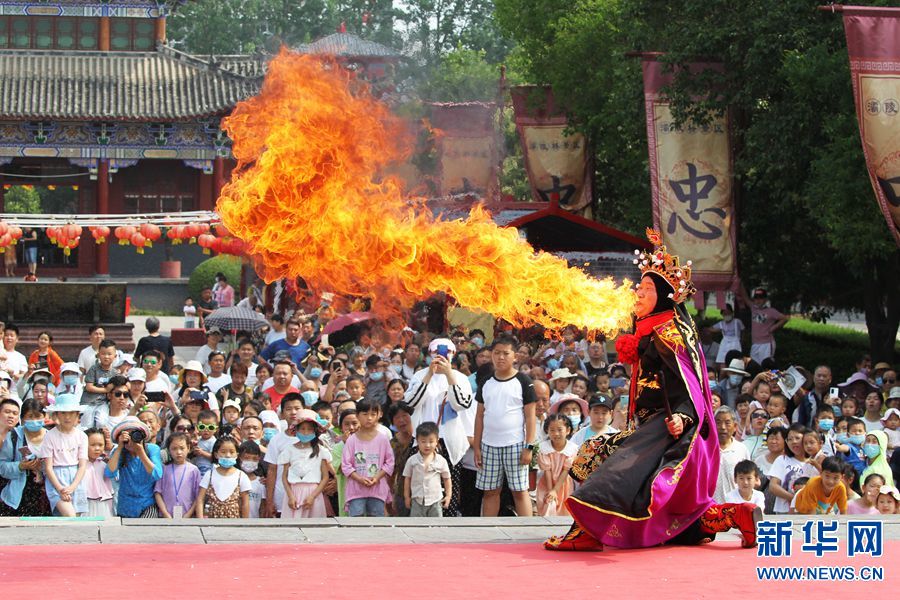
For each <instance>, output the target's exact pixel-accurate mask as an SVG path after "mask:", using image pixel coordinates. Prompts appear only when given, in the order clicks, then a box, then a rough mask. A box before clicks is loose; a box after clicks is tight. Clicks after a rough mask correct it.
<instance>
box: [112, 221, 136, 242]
mask: <svg viewBox="0 0 900 600" xmlns="http://www.w3.org/2000/svg"><path fill="white" fill-rule="evenodd" d="M136 232H137V230H136V229H135V227H134V226H133V225H121V226H119V227H116V237H117V238H118V239H119V245H120V246H127V245H128V243H129V241H130V240H131V238H132V236H133V235H134V234H135V233H136Z"/></svg>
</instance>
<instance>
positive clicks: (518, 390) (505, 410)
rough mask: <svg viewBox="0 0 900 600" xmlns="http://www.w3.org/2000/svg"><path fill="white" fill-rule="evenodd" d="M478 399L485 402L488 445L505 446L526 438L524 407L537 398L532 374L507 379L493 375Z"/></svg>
mask: <svg viewBox="0 0 900 600" xmlns="http://www.w3.org/2000/svg"><path fill="white" fill-rule="evenodd" d="M475 400H476V401H477V402H480V403H482V404H483V405H484V427H483V428H482V434H481V442H482V443H483V444H484V445H486V446H493V447H495V448H503V447H505V446H513V445H515V444H520V443H523V442H524V441H525V411H524V407H525V405H526V404H531V403H533V402H535V401H536V397H535V395H534V383H533V382H532V381H531V378H530V377H528V375H525V374H524V373H519V372H517V373H516V374H515V375H513V376H512V377H510V378H509V379H504V380H500V379H497V378H496V376H491V378H490V379H488V380H487V381H485V382H484V385H482V386H481V387H480V388H478V392H476V394H475Z"/></svg>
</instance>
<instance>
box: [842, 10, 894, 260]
mask: <svg viewBox="0 0 900 600" xmlns="http://www.w3.org/2000/svg"><path fill="white" fill-rule="evenodd" d="M843 14H844V32H845V33H846V34H847V50H848V53H849V55H850V77H851V79H852V81H853V100H854V102H855V103H856V117H857V119H858V120H859V134H860V137H861V138H862V147H863V154H864V155H865V157H866V168H867V169H868V171H869V179H870V180H871V182H872V188H873V189H874V190H875V198H876V199H877V200H878V205H879V206H880V207H881V212H882V213H884V218H885V219H886V220H887V224H888V228H890V230H891V233H892V234H893V236H894V240H895V241H896V242H897V244H900V9H898V8H869V7H861V6H844V7H843Z"/></svg>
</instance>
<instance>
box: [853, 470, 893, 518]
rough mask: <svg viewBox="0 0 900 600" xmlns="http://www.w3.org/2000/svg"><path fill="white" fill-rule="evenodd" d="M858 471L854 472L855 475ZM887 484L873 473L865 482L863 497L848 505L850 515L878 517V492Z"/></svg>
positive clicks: (882, 478)
mask: <svg viewBox="0 0 900 600" xmlns="http://www.w3.org/2000/svg"><path fill="white" fill-rule="evenodd" d="M855 472H856V471H855V470H854V473H855ZM884 484H885V481H884V477H882V476H881V475H879V474H878V473H872V474H871V475H869V476H868V477H866V478H865V479H864V480H863V487H862V495H861V496H860V497H859V498H857V499H856V500H852V501H850V502H848V503H847V514H848V515H877V514H878V507H877V506H876V503H877V500H878V492H879V490H881V486H883V485H884Z"/></svg>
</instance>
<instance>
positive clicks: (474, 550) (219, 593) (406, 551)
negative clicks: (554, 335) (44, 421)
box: [0, 541, 900, 600]
mask: <svg viewBox="0 0 900 600" xmlns="http://www.w3.org/2000/svg"><path fill="white" fill-rule="evenodd" d="M898 552H900V541H890V542H886V543H885V549H884V555H883V556H882V557H880V558H871V557H864V558H862V559H860V558H859V557H857V558H853V559H848V558H847V557H846V552H844V551H842V552H840V553H838V554H837V555H831V556H826V557H823V558H821V559H817V558H816V557H815V556H814V555H809V554H803V553H800V552H799V546H797V547H795V548H794V554H795V556H792V557H791V558H789V559H763V558H757V557H756V552H755V550H741V549H740V548H737V547H736V546H735V544H734V543H732V542H729V543H725V542H719V543H715V544H709V545H707V546H702V547H690V548H686V547H660V548H648V549H643V550H627V551H623V550H607V551H605V552H602V553H582V554H567V553H551V552H546V551H544V550H543V549H542V548H541V547H540V546H538V545H536V544H431V545H406V544H398V545H383V546H375V545H322V544H316V545H311V544H304V545H296V546H295V545H237V544H236V545H208V546H201V545H196V546H194V545H172V546H163V545H90V546H87V545H72V546H52V547H51V546H23V547H7V548H3V549H2V550H0V582H2V585H3V589H4V590H6V591H7V593H12V595H7V596H6V597H9V598H13V597H15V598H27V597H42V596H43V595H44V594H48V593H49V594H51V595H52V596H65V597H67V598H77V599H82V598H90V600H99V599H101V598H118V599H121V598H137V597H143V598H154V597H156V598H166V597H169V598H172V597H176V594H177V595H178V596H182V595H183V597H186V598H291V597H293V598H296V597H301V596H306V597H309V598H314V599H317V600H325V599H329V600H335V599H341V598H359V599H363V598H398V597H425V598H434V599H444V598H466V599H470V598H493V599H494V600H506V599H508V598H513V597H519V598H529V599H530V598H540V599H547V600H551V599H553V598H561V597H567V598H589V597H592V596H594V595H595V594H601V595H604V596H606V595H612V596H614V597H616V596H618V597H623V598H633V597H646V598H654V597H659V595H660V594H664V595H665V597H666V598H667V600H668V599H670V598H722V597H736V596H741V597H745V598H750V597H752V596H753V595H755V594H758V593H760V592H765V593H770V592H771V593H773V594H774V593H778V592H779V591H781V592H790V591H795V590H796V591H799V590H809V591H812V592H816V591H821V592H822V593H823V594H825V595H823V596H821V597H823V598H825V597H829V598H836V597H840V596H843V595H844V594H845V593H846V594H848V595H849V594H854V595H855V594H861V593H865V594H869V593H871V592H876V591H880V590H887V589H888V588H889V587H890V589H893V590H897V589H898V588H897V585H898V584H900V565H898V563H897V560H896V558H897V556H898ZM788 565H794V566H816V567H820V566H825V567H838V566H851V565H852V566H855V567H857V568H858V567H860V566H863V565H870V566H879V567H883V569H884V581H883V582H871V581H867V582H862V581H856V582H841V583H837V582H824V581H817V582H787V581H779V582H773V581H768V582H760V581H758V580H757V575H756V567H759V566H788ZM157 594H161V595H157ZM561 594H566V595H565V596H562V595H561Z"/></svg>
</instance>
